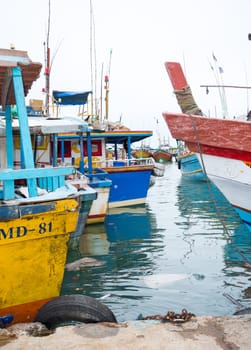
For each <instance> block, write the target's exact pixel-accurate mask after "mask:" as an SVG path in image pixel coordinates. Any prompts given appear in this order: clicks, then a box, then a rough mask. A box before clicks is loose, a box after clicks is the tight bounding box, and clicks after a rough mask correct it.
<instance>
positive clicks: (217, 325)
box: [0, 315, 251, 350]
mask: <svg viewBox="0 0 251 350" xmlns="http://www.w3.org/2000/svg"><path fill="white" fill-rule="evenodd" d="M0 347H1V350H57V349H58V350H80V349H84V350H124V349H132V350H139V349H140V350H141V349H142V350H143V349H144V350H148V349H149V350H150V349H151V350H153V349H158V350H162V349H163V350H164V349H167V350H202V349H203V350H218V349H222V350H237V349H238V350H239V349H240V350H250V349H251V315H244V316H233V317H212V316H200V317H193V318H192V319H190V320H189V321H187V322H181V323H172V322H165V323H162V322H160V321H128V322H124V323H118V324H114V323H98V324H79V325H74V326H65V327H59V328H57V329H56V330H55V331H53V332H51V331H47V329H46V328H45V327H44V326H43V325H41V324H39V323H31V324H17V325H14V326H11V327H9V328H7V329H0Z"/></svg>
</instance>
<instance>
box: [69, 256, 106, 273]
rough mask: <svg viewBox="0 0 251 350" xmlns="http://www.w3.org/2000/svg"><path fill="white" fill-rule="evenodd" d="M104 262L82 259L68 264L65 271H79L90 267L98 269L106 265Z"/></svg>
mask: <svg viewBox="0 0 251 350" xmlns="http://www.w3.org/2000/svg"><path fill="white" fill-rule="evenodd" d="M104 263H105V262H104V261H99V260H96V259H94V258H82V259H79V260H76V261H73V262H72V263H69V264H66V265H65V269H66V270H68V271H79V270H82V269H85V268H88V267H97V266H101V265H104Z"/></svg>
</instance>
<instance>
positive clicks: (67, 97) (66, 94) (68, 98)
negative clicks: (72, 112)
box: [52, 90, 92, 105]
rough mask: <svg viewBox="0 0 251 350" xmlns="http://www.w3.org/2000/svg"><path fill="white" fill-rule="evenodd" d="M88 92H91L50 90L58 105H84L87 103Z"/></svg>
mask: <svg viewBox="0 0 251 350" xmlns="http://www.w3.org/2000/svg"><path fill="white" fill-rule="evenodd" d="M90 93H92V91H85V92H76V91H58V90H54V91H53V92H52V94H53V98H54V100H55V101H56V103H57V104H59V105H84V104H86V103H87V100H88V95H89V94H90Z"/></svg>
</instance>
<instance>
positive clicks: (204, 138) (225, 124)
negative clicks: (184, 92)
mask: <svg viewBox="0 0 251 350" xmlns="http://www.w3.org/2000/svg"><path fill="white" fill-rule="evenodd" d="M163 117H164V120H165V122H166V124H167V126H168V128H169V130H170V132H171V134H172V137H173V138H175V139H177V140H183V141H185V142H186V143H187V145H188V146H189V148H190V150H191V151H195V152H198V144H200V149H201V150H202V152H204V153H207V154H213V155H219V156H223V157H227V158H233V159H240V160H243V161H250V160H251V122H248V121H240V120H236V119H217V118H207V117H202V116H195V115H193V116H189V115H187V114H178V113H177V114H175V113H165V112H164V113H163Z"/></svg>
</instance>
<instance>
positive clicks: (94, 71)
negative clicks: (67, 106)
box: [90, 0, 98, 116]
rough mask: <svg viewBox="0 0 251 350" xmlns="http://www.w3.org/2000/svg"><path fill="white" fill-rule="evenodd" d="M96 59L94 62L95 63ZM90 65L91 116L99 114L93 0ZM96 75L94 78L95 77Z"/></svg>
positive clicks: (91, 8) (91, 9)
mask: <svg viewBox="0 0 251 350" xmlns="http://www.w3.org/2000/svg"><path fill="white" fill-rule="evenodd" d="M93 61H94V63H93ZM90 65H91V90H92V92H93V93H92V99H91V116H94V115H95V116H97V115H98V112H97V109H98V108H97V99H96V96H97V91H96V89H97V68H96V67H97V61H96V42H95V21H94V13H93V6H92V0H90ZM93 76H94V78H93Z"/></svg>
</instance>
